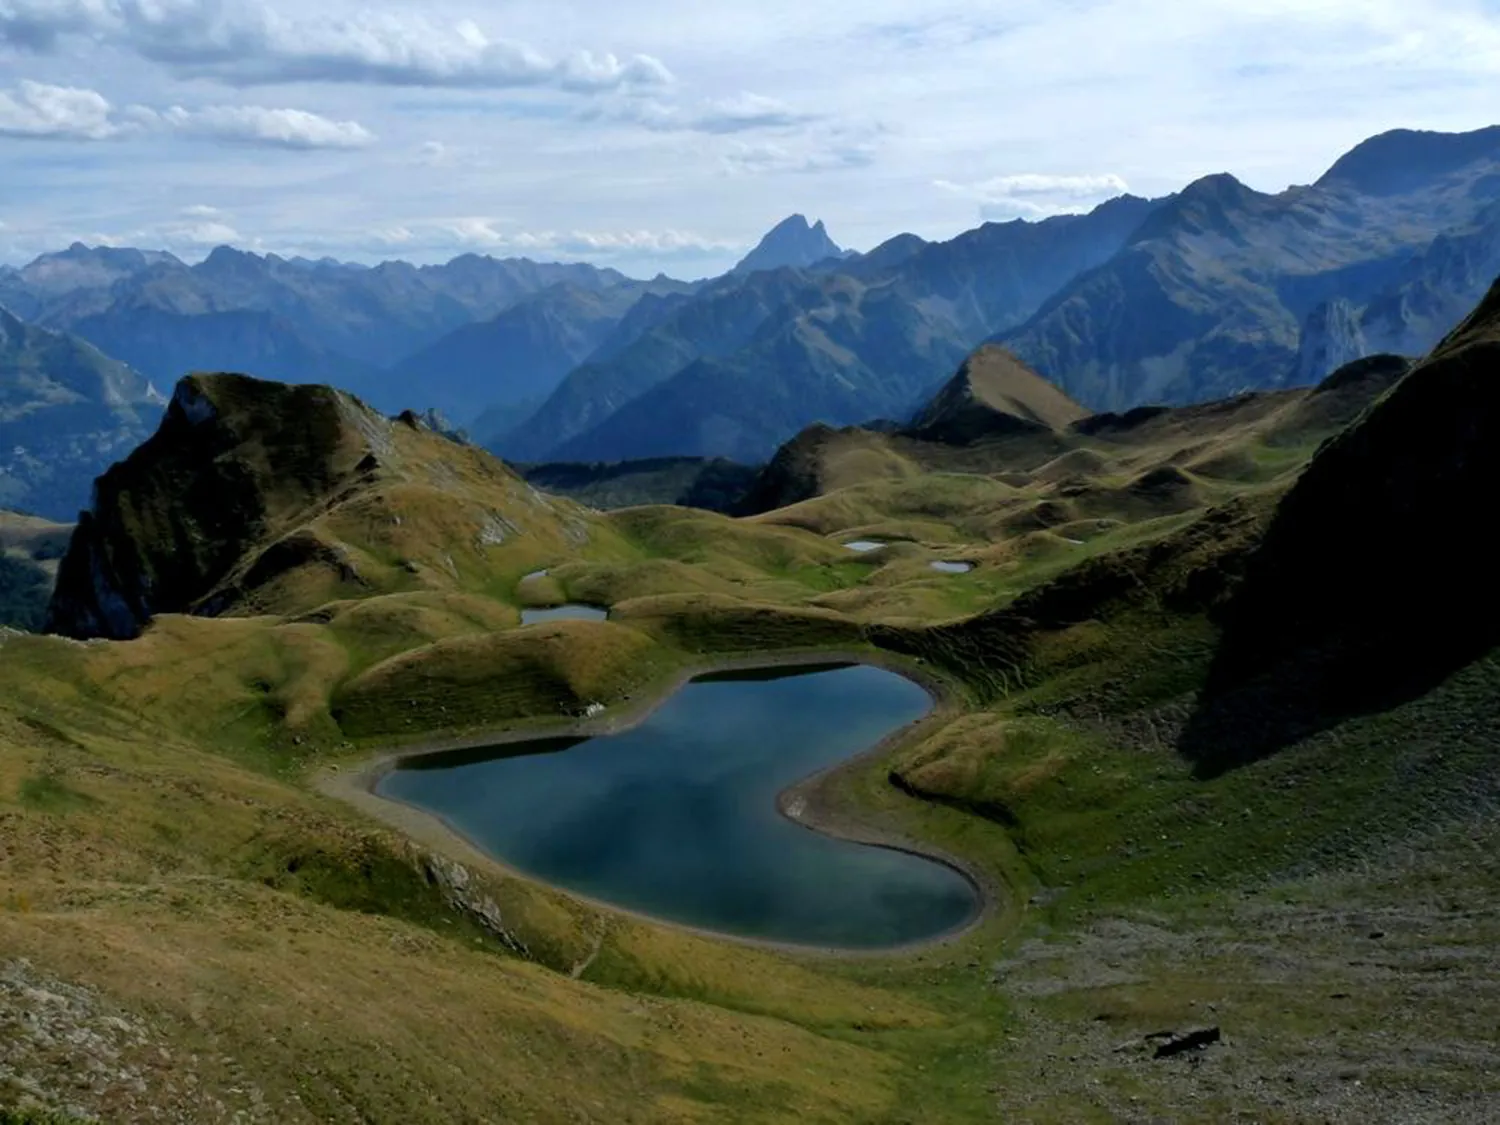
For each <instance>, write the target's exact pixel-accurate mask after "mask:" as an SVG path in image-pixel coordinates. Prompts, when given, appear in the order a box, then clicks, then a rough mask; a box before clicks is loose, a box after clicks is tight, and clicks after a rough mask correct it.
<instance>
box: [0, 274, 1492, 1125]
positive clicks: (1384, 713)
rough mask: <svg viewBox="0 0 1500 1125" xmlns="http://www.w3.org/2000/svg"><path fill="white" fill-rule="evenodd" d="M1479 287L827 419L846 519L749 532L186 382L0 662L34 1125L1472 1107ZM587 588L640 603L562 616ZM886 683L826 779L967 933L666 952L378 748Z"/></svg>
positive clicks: (1308, 1112) (828, 511) (636, 924)
mask: <svg viewBox="0 0 1500 1125" xmlns="http://www.w3.org/2000/svg"><path fill="white" fill-rule="evenodd" d="M1496 301H1497V298H1496V297H1495V296H1494V295H1492V297H1491V299H1490V300H1489V301H1488V302H1486V304H1485V305H1484V306H1483V307H1482V308H1481V309H1480V310H1479V311H1478V312H1477V313H1476V314H1475V316H1474V317H1473V318H1472V319H1471V320H1470V321H1469V322H1468V323H1467V324H1466V325H1465V326H1464V328H1462V329H1461V330H1460V331H1459V332H1457V333H1455V334H1454V335H1453V336H1452V337H1450V339H1449V340H1448V341H1446V342H1445V343H1444V345H1443V346H1442V347H1441V348H1440V349H1439V350H1438V351H1437V352H1435V353H1434V355H1433V356H1431V357H1430V358H1429V359H1428V360H1426V361H1424V362H1423V363H1421V364H1419V365H1418V366H1417V367H1415V368H1414V369H1413V370H1412V371H1411V372H1410V373H1405V365H1404V364H1400V363H1398V362H1394V361H1381V362H1378V363H1372V364H1367V365H1365V366H1364V367H1362V368H1360V369H1358V370H1350V371H1344V372H1341V373H1339V374H1337V375H1336V376H1335V377H1333V378H1332V379H1330V380H1328V381H1326V382H1325V383H1324V384H1323V385H1322V386H1320V387H1319V388H1316V389H1312V390H1305V391H1293V392H1281V393H1276V394H1264V395H1255V396H1244V397H1240V398H1236V399H1232V400H1229V401H1227V402H1224V403H1218V404H1210V405H1206V406H1202V407H1194V408H1190V409H1185V410H1145V411H1132V412H1131V413H1129V414H1125V415H1119V416H1092V417H1089V418H1084V419H1081V420H1072V421H1067V420H1054V421H1053V422H1051V423H1049V424H1048V425H1047V426H1045V427H1038V426H1031V427H1026V428H1021V427H1016V426H1014V425H1012V424H1009V423H1008V422H1007V424H1006V425H1004V426H1003V427H1000V432H995V433H980V434H977V435H969V434H965V440H964V441H963V442H962V443H955V442H947V441H936V440H930V439H924V438H922V437H920V436H918V435H915V434H912V433H899V432H884V431H871V430H861V429H846V430H818V431H810V432H809V433H807V434H804V435H803V436H802V438H800V439H799V442H800V443H801V444H800V446H799V448H798V449H797V450H796V456H797V458H799V464H800V465H801V466H802V469H799V473H802V474H803V477H802V479H804V480H805V479H809V478H810V479H812V481H813V486H812V489H811V491H810V492H809V493H808V494H807V495H806V496H803V497H800V498H798V500H797V502H796V503H793V504H791V505H790V506H788V507H784V508H780V509H777V510H772V511H767V512H764V513H762V514H760V515H757V516H755V517H753V518H746V519H731V518H729V517H727V516H723V515H719V514H717V513H712V512H705V511H696V510H689V509H685V508H678V507H672V506H648V507H636V508H626V509H623V510H619V511H615V512H611V513H607V514H600V513H596V512H592V511H589V510H586V509H583V508H580V507H578V506H576V505H574V504H572V503H570V502H567V501H562V500H556V499H551V498H548V497H546V496H544V495H543V494H541V493H538V492H536V491H534V490H533V488H532V487H531V486H530V485H528V484H527V483H526V482H525V481H523V480H521V479H520V478H519V477H517V476H516V475H515V474H514V473H512V472H510V471H509V470H508V469H506V468H505V467H504V466H503V465H502V464H501V463H499V462H498V461H495V460H494V459H493V458H491V457H489V455H488V454H485V453H483V452H482V451H479V450H475V449H472V448H470V447H467V446H463V445H460V444H457V443H455V442H452V441H450V440H448V439H446V438H444V437H442V436H441V435H439V434H436V433H434V432H432V431H430V430H428V429H426V428H425V427H424V426H422V425H421V424H420V423H418V422H416V420H415V419H406V420H394V421H393V420H390V419H385V418H382V417H381V416H379V415H377V414H374V413H373V412H371V411H368V410H367V409H365V408H364V407H362V406H360V404H358V403H357V402H356V401H354V400H352V399H349V398H347V397H346V396H343V395H338V394H335V393H333V392H330V391H324V390H319V389H316V388H301V389H297V388H286V387H280V386H277V385H273V384H265V383H259V382H256V381H253V380H248V379H242V378H239V377H232V376H199V377H194V378H193V379H190V380H188V381H186V382H185V383H184V384H183V385H182V386H180V387H179V389H178V392H177V395H176V396H175V397H174V402H173V406H172V407H171V409H170V410H169V414H168V418H167V419H166V421H165V422H164V424H163V426H162V429H161V431H160V432H158V434H157V435H156V437H155V438H153V439H152V440H151V442H148V444H147V445H146V446H144V447H142V449H140V450H139V451H137V453H136V454H135V455H134V456H133V457H132V458H131V459H130V460H129V461H127V462H125V463H124V464H122V465H121V466H118V467H117V468H116V469H115V470H112V472H111V473H110V474H108V475H107V476H106V478H105V480H104V481H103V482H102V483H101V486H100V502H99V504H98V505H97V506H96V510H95V513H94V514H93V517H92V518H91V519H90V520H88V521H86V523H85V524H84V525H83V526H81V527H80V529H79V531H78V532H77V534H76V535H75V537H74V539H73V541H72V544H71V546H70V549H69V552H68V557H67V558H66V559H65V560H64V561H63V565H62V581H61V583H60V586H59V590H58V594H57V597H56V600H55V601H54V603H53V612H54V619H55V621H56V622H58V623H59V624H66V625H67V626H68V627H69V628H70V630H71V631H73V632H75V633H78V634H82V635H84V636H89V637H93V638H94V639H91V640H87V641H83V640H79V639H73V638H66V637H62V636H22V635H15V634H5V635H4V636H3V637H0V824H3V827H4V834H3V837H0V839H3V845H0V1041H3V1042H4V1043H5V1044H6V1052H5V1054H4V1056H3V1062H0V1111H4V1110H8V1109H9V1108H10V1107H11V1106H15V1107H18V1108H20V1109H21V1110H22V1111H24V1112H32V1111H33V1110H35V1111H42V1110H46V1111H56V1112H64V1113H68V1114H72V1115H73V1116H75V1117H79V1116H81V1117H84V1118H85V1119H87V1118H89V1117H93V1118H96V1119H103V1120H111V1121H125V1122H133V1121H147V1120H154V1119H161V1118H162V1117H167V1118H176V1119H179V1120H213V1119H216V1118H222V1117H226V1116H233V1115H234V1114H236V1113H237V1114H240V1115H241V1116H242V1117H243V1118H244V1119H247V1120H275V1121H288V1122H299V1121H307V1122H313V1121H326V1120H337V1119H343V1118H345V1117H348V1118H351V1119H360V1120H368V1121H377V1122H384V1121H392V1122H395V1121H400V1122H424V1121H430V1122H451V1121H458V1120H535V1121H548V1122H550V1121H575V1120H606V1119H607V1120H621V1121H641V1122H658V1121H667V1122H679V1121H680V1122H721V1121H736V1122H737V1121H745V1122H783V1121H799V1122H805V1121H810V1122H829V1123H835V1122H870V1123H875V1122H888V1121H902V1120H906V1121H922V1122H934V1123H942V1122H970V1121H984V1120H995V1119H1000V1120H1020V1121H1038V1122H1052V1121H1056V1122H1083V1121H1107V1120H1169V1121H1204V1122H1211V1121H1223V1120H1231V1119H1234V1118H1235V1117H1236V1115H1238V1116H1240V1117H1245V1118H1247V1119H1248V1118H1253V1119H1256V1120H1266V1121H1288V1122H1291V1121H1304V1120H1332V1121H1339V1122H1353V1121H1368V1120H1389V1119H1398V1120H1414V1121H1415V1120H1442V1121H1470V1120H1472V1121H1483V1120H1486V1119H1487V1116H1488V1110H1489V1109H1492V1108H1493V1102H1494V1098H1495V1096H1496V1090H1495V1086H1494V1079H1493V1075H1494V1074H1495V1073H1496V1070H1497V1063H1500V1039H1497V1036H1496V1034H1495V1029H1494V1026H1493V1018H1492V1008H1493V997H1494V993H1495V989H1496V988H1497V987H1500V911H1497V909H1496V907H1495V903H1496V901H1497V900H1496V893H1497V891H1500V862H1497V861H1496V858H1495V857H1496V856H1497V855H1500V847H1497V845H1500V816H1497V815H1496V814H1497V809H1500V805H1497V793H1500V790H1497V788H1496V779H1497V776H1500V775H1497V771H1496V763H1497V762H1500V757H1497V755H1500V745H1497V744H1496V741H1495V734H1494V732H1495V731H1497V730H1500V661H1497V657H1496V651H1495V645H1496V641H1497V640H1500V637H1497V636H1496V634H1495V632H1494V627H1495V623H1496V621H1497V620H1500V617H1497V615H1496V605H1497V600H1496V598H1495V597H1494V594H1493V591H1492V589H1491V586H1490V584H1489V583H1488V582H1487V580H1486V579H1487V574H1488V570H1487V569H1486V566H1485V557H1484V555H1483V553H1482V552H1481V551H1479V550H1477V549H1475V550H1469V549H1468V545H1467V544H1464V543H1458V544H1456V545H1455V544H1450V545H1449V547H1448V549H1446V550H1439V549H1438V546H1437V543H1438V541H1439V538H1440V534H1441V535H1445V536H1448V537H1449V538H1453V537H1456V536H1459V535H1460V534H1461V533H1462V531H1463V530H1464V529H1465V528H1469V527H1472V526H1473V519H1474V515H1475V514H1476V513H1479V512H1482V511H1483V510H1484V499H1485V497H1486V496H1487V495H1488V494H1489V493H1490V492H1492V491H1493V484H1494V478H1495V475H1496V465H1495V450H1496V449H1497V448H1500V445H1497V444H1496V439H1497V434H1500V416H1497V415H1496V412H1495V410H1494V408H1493V403H1492V402H1491V398H1492V397H1493V391H1492V388H1493V385H1494V379H1493V375H1494V374H1495V371H1496V366H1497V358H1496V348H1497V346H1500V345H1497V342H1496V339H1497V338H1496V330H1495V325H1496V323H1497V319H1496V318H1497V316H1500V306H1497V304H1496ZM791 475H793V476H795V475H797V474H791ZM195 482H202V483H195ZM230 514H233V515H236V516H237V517H238V518H237V519H233V520H231V519H229V518H228V516H229V515H230ZM1465 517H1467V518H1465ZM861 538H862V539H869V540H874V541H875V543H876V544H877V545H876V546H875V547H874V549H871V550H868V551H854V550H851V549H849V547H847V546H846V544H847V543H848V542H849V541H851V540H855V539H861ZM862 545H863V544H862ZM935 562H942V563H949V564H953V563H967V564H971V565H972V569H970V570H967V571H964V572H953V571H952V570H948V571H942V570H936V569H934V567H933V565H932V564H933V563H935ZM340 567H345V568H347V571H346V570H341V569H340ZM542 570H545V572H546V573H545V574H538V573H537V572H538V571H542ZM564 599H566V600H571V601H586V602H589V603H593V604H596V605H599V606H602V607H606V608H608V610H609V611H610V612H609V619H608V620H606V621H553V622H546V623H541V624H533V625H522V624H521V610H522V609H523V608H525V607H528V606H533V605H538V604H554V603H556V602H559V601H562V600H564ZM121 605H123V607H124V608H123V610H121V609H120V608H119V607H120V606H121ZM121 625H123V626H124V627H117V626H121ZM106 626H108V628H106ZM109 632H114V633H119V634H122V635H128V636H130V637H131V638H132V639H129V640H104V639H98V637H99V635H100V634H107V633H109ZM1450 636H1453V637H1455V638H1456V639H1457V641H1458V643H1456V644H1455V643H1450V641H1449V639H1448V638H1449V637H1450ZM851 658H862V659H867V660H871V661H876V662H880V663H883V664H888V665H890V666H891V667H894V668H897V669H899V670H903V671H905V672H906V673H907V674H909V675H911V676H913V677H915V678H918V679H919V680H920V681H921V682H922V683H924V684H925V685H927V686H928V687H929V688H930V689H931V690H932V691H933V692H934V693H935V694H936V695H937V697H938V698H939V703H938V705H937V706H936V707H935V709H934V710H933V712H932V713H931V715H929V716H928V717H927V718H925V719H923V720H922V721H921V722H920V723H918V724H916V725H915V726H913V727H911V728H909V729H907V730H905V731H903V732H901V734H900V735H899V736H897V737H896V738H894V739H892V740H891V741H890V742H888V743H887V744H883V745H882V746H881V747H880V748H879V749H878V751H877V752H875V753H873V754H872V755H870V756H866V757H862V758H856V759H852V760H850V761H849V762H847V763H845V764H844V765H842V766H840V767H838V768H835V769H834V770H831V771H829V772H827V773H825V774H822V775H819V776H818V777H816V778H812V779H808V780H807V781H805V782H803V783H801V784H799V785H798V786H797V787H796V788H795V790H794V791H793V792H792V793H790V794H788V795H787V798H788V800H795V802H796V807H797V808H798V809H799V810H801V811H802V813H803V815H804V816H805V817H807V818H808V822H809V823H813V824H817V825H820V826H822V827H825V828H828V829H830V830H834V831H838V832H843V833H847V834H852V835H855V836H857V837H860V838H865V839H870V838H874V839H878V840H880V841H882V842H886V843H895V844H899V845H901V846H920V847H922V848H925V849H930V850H936V851H937V852H938V853H940V854H943V855H946V856H951V857H953V858H954V859H955V860H956V861H959V862H961V863H963V864H964V865H965V867H966V868H967V869H968V870H970V871H971V872H972V873H973V874H974V877H975V878H976V880H977V881H978V882H979V883H980V885H982V886H983V887H985V888H986V892H987V894H988V895H989V896H990V899H991V904H990V905H991V909H990V910H989V911H988V912H987V913H986V914H985V916H984V917H983V918H982V919H981V921H980V922H979V924H978V925H977V926H975V927H974V928H973V929H971V930H969V931H967V932H965V933H964V934H963V935H962V936H959V937H957V938H955V939H953V940H951V941H948V942H945V943H942V944H938V945H932V946H928V947H923V948H917V949H909V950H904V951H901V952H899V953H893V954H887V955H880V956H874V957H867V958H842V957H837V956H832V955H821V954H814V953H801V954H793V953H789V952H786V951H782V950H776V949H771V948H760V947H755V946H746V945H739V944H734V943H731V942H727V941H724V940H720V939H716V938H713V937H710V936H706V935H702V934H697V933H692V932H687V931H683V930H679V929H675V928H672V927H669V926H665V925H661V924H657V923H654V922H651V921H649V920H645V919H641V918H637V917H634V916H631V915H627V914H624V913H620V912H617V911H613V910H609V909H606V908H603V907H600V906H597V905H594V904H590V903H587V902H583V901H580V900H578V899H575V898H572V897H570V896H568V895H566V894H563V893H561V892H559V891H557V890H555V889H553V888H550V887H547V886H545V885H542V884H539V883H536V882H534V881H532V880H530V879H527V878H525V877H522V876H520V875H518V874H516V873H514V872H512V871H510V870H508V869H506V868H505V867H503V866H501V865H499V864H497V863H495V862H494V861H492V860H491V859H489V858H488V857H486V856H485V855H483V854H482V853H480V852H478V851H477V850H476V849H475V848H474V847H472V846H471V845H468V844H466V843H464V842H463V841H462V840H459V839H456V838H455V837H454V836H453V835H452V834H451V833H449V832H447V831H445V830H444V829H442V827H441V826H440V825H436V824H434V823H433V822H432V821H430V820H427V819H424V818H421V817H418V816H415V814H412V813H411V810H409V809H405V808H404V807H401V806H396V805H393V804H391V803H389V802H385V801H383V800H380V799H377V798H375V797H373V796H372V795H371V794H370V793H369V791H368V788H367V782H368V778H369V776H370V775H369V773H368V772H367V771H368V769H369V768H370V764H369V763H370V758H369V756H370V755H372V754H380V755H385V754H389V753H390V752H392V751H393V750H395V749H398V748H407V749H410V748H412V747H422V746H435V745H452V744H474V743H475V742H476V740H477V741H479V742H482V741H483V740H484V739H485V738H486V737H488V736H490V735H492V734H494V735H498V734H500V733H502V732H508V733H513V734H514V733H518V732H527V731H533V730H535V731H540V732H545V733H551V734H562V733H566V732H567V731H568V730H570V729H573V728H572V727H571V726H570V725H569V724H570V723H571V721H572V720H573V719H574V718H575V717H578V716H580V715H586V716H590V717H591V721H594V719H595V718H596V719H597V721H598V722H599V723H600V724H604V727H603V728H602V729H607V728H608V725H609V724H612V723H623V722H626V721H628V720H629V719H630V718H631V717H632V716H633V715H635V714H638V713H640V712H641V711H642V710H644V709H646V708H649V707H650V706H651V705H652V704H653V703H654V702H655V701H656V700H658V699H659V698H660V697H661V696H662V694H663V692H665V691H667V690H669V689H670V687H671V686H672V685H673V684H676V683H679V682H681V680H682V679H683V677H685V676H687V675H690V674H692V673H694V672H696V671H699V670H703V669H706V668H713V667H719V666H731V667H736V668H743V667H745V666H747V664H753V663H755V662H760V661H765V662H774V663H782V664H787V663H798V662H807V661H815V660H820V659H821V660H828V659H841V660H847V659H851ZM1352 688H1362V690H1360V691H1353V690H1350V689H1352ZM1309 700H1311V703H1312V704H1315V706H1309V705H1308V704H1309ZM1189 1032H1197V1033H1199V1034H1197V1035H1195V1036H1192V1037H1189V1036H1188V1034H1187V1033H1189ZM58 1043H67V1044H69V1045H70V1049H69V1050H68V1051H65V1052H59V1051H57V1050H56V1049H55V1045H56V1044H58ZM377 1064H378V1065H377ZM81 1070H86V1071H87V1073H89V1074H90V1075H91V1076H92V1077H91V1079H90V1082H89V1083H87V1084H80V1083H78V1082H77V1080H76V1075H77V1074H78V1073H80V1071H81Z"/></svg>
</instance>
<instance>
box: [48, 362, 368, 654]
mask: <svg viewBox="0 0 1500 1125" xmlns="http://www.w3.org/2000/svg"><path fill="white" fill-rule="evenodd" d="M389 425H390V423H389V422H387V421H386V420H385V419H383V418H381V417H380V416H379V415H376V414H374V413H373V412H372V411H370V410H368V409H367V408H366V407H364V406H362V405H360V404H359V403H358V402H357V401H356V400H353V399H351V398H349V397H348V396H347V395H344V394H342V393H341V392H338V391H334V390H331V389H329V388H327V387H305V386H286V385H283V384H277V383H263V382H260V381H258V380H253V379H250V378H248V377H246V376H242V375H193V376H189V377H188V378H186V379H183V380H182V381H181V382H180V383H179V384H178V385H177V389H176V391H175V393H174V394H173V396H172V400H171V403H170V405H169V406H168V407H167V412H166V416H165V417H164V418H163V420H162V423H161V427H160V428H159V429H158V430H157V432H156V434H155V435H154V436H153V437H151V438H150V439H149V440H148V441H147V442H146V443H145V444H144V445H142V446H141V447H140V448H139V449H137V450H136V451H135V452H134V453H132V454H131V455H130V456H129V457H128V458H127V459H126V460H125V461H123V462H121V463H119V464H117V465H115V466H114V467H113V468H111V469H110V470H109V471H108V472H107V473H105V474H104V476H102V477H100V478H99V480H98V482H97V484H96V485H95V494H94V502H93V505H92V507H91V508H90V510H89V511H87V512H85V513H83V515H82V517H81V518H80V520H79V524H78V527H77V529H76V530H75V531H74V533H73V539H72V542H71V544H70V545H69V548H68V553H67V555H66V557H65V558H64V559H63V562H62V566H61V568H60V571H59V575H58V583H57V589H56V591H55V593H54V594H53V598H52V603H51V608H50V611H49V627H50V629H51V630H52V631H54V632H58V633H62V634H65V635H67V636H72V637H79V638H89V637H110V638H117V639H119V638H129V637H134V636H136V635H138V634H139V633H140V631H141V630H142V628H143V627H144V626H145V624H146V623H147V622H148V621H150V619H151V618H152V617H153V616H155V615H156V614H159V613H184V612H213V611H215V610H217V609H219V608H221V607H222V605H223V604H224V600H225V599H224V597H223V596H222V591H219V589H218V588H219V587H220V586H221V584H222V583H224V581H225V580H226V578H228V577H229V575H230V574H231V572H232V571H233V570H234V569H235V568H236V567H237V566H238V565H240V564H241V562H242V561H243V560H245V559H246V556H247V555H249V554H250V553H251V552H252V550H253V549H255V548H257V547H260V548H262V549H265V550H269V551H271V552H272V553H274V551H275V550H276V549H277V547H278V543H277V541H278V540H279V539H280V538H281V536H282V535H284V534H285V533H287V532H288V531H291V530H292V529H293V528H295V527H296V526H297V525H298V524H299V523H300V522H302V521H303V520H304V519H305V518H306V517H307V515H308V513H309V509H311V508H313V507H315V506H316V505H318V504H319V503H324V502H326V500H327V498H328V497H329V496H330V495H331V494H333V493H336V492H337V491H338V489H339V487H340V485H341V484H346V483H348V482H350V481H351V480H353V479H354V478H355V477H357V476H358V474H360V473H361V472H362V471H366V470H368V469H369V468H371V467H373V466H374V465H375V464H377V463H378V462H377V456H376V455H377V450H376V448H375V447H376V446H377V445H378V444H379V441H380V436H381V433H382V431H385V430H388V428H389ZM280 546H283V547H285V545H280ZM301 549H302V554H303V555H305V554H306V553H307V551H308V550H313V549H314V548H312V547H309V546H308V545H307V544H302V545H301ZM295 550H296V547H295V545H293V546H291V547H286V548H285V550H283V551H282V553H283V554H286V553H287V552H288V551H291V552H293V553H295ZM300 557H301V556H300V555H299V558H300ZM262 561H263V560H262ZM272 561H273V562H274V561H275V560H274V559H273V560H272ZM268 565H269V564H268ZM250 573H251V574H252V575H253V574H254V573H255V566H254V564H253V563H252V564H251V568H250ZM216 594H218V596H217V597H216Z"/></svg>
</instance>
